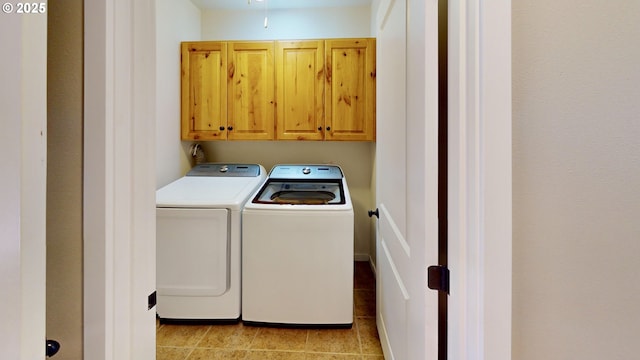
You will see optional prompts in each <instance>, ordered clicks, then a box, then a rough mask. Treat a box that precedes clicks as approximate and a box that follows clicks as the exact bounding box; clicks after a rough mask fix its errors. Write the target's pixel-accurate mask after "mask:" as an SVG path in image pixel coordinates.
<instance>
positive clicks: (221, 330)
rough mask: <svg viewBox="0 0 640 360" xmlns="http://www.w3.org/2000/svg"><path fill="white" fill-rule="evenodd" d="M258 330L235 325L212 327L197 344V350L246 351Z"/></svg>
mask: <svg viewBox="0 0 640 360" xmlns="http://www.w3.org/2000/svg"><path fill="white" fill-rule="evenodd" d="M257 333H258V328H256V327H251V326H244V325H243V324H242V323H240V324H237V325H212V326H211V328H210V329H209V331H208V332H207V333H206V334H205V335H204V337H203V338H202V340H200V342H199V343H198V345H197V346H198V347H199V348H225V349H248V348H249V346H250V345H251V342H252V341H253V339H254V338H255V337H256V334H257Z"/></svg>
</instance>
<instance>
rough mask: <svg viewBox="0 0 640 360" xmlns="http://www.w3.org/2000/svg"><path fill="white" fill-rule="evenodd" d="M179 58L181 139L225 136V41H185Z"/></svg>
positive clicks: (212, 138)
mask: <svg viewBox="0 0 640 360" xmlns="http://www.w3.org/2000/svg"><path fill="white" fill-rule="evenodd" d="M181 57H182V59H181V64H182V65H181V68H182V69H181V72H182V74H181V97H182V99H181V106H182V107H181V129H182V130H181V137H182V140H214V139H225V138H226V134H227V132H226V126H227V81H226V79H227V77H226V69H227V45H226V43H223V42H185V43H182V44H181Z"/></svg>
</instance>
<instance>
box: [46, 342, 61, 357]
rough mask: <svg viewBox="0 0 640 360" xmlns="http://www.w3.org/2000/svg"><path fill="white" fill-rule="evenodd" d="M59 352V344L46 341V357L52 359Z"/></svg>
mask: <svg viewBox="0 0 640 360" xmlns="http://www.w3.org/2000/svg"><path fill="white" fill-rule="evenodd" d="M58 351H60V343H59V342H57V341H55V340H47V350H46V355H47V357H52V356H53V355H55V354H57V353H58Z"/></svg>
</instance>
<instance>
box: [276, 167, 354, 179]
mask: <svg viewBox="0 0 640 360" xmlns="http://www.w3.org/2000/svg"><path fill="white" fill-rule="evenodd" d="M342 177H343V175H342V170H341V169H340V167H339V166H337V165H276V166H274V167H273V169H271V172H270V173H269V178H271V179H323V180H327V179H342Z"/></svg>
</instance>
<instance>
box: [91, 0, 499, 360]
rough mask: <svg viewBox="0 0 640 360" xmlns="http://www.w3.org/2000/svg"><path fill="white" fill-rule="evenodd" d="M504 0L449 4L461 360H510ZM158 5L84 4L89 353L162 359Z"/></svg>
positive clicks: (453, 236) (453, 250)
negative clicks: (157, 310) (151, 307)
mask: <svg viewBox="0 0 640 360" xmlns="http://www.w3.org/2000/svg"><path fill="white" fill-rule="evenodd" d="M431 1H437V0H431ZM497 1H498V2H497V3H496V2H495V1H494V2H491V3H489V4H487V3H486V2H480V1H479V0H461V1H450V24H449V30H450V31H449V34H450V39H451V40H450V45H449V64H450V66H449V84H450V86H449V88H450V93H449V104H450V105H449V114H450V128H449V139H450V140H449V161H450V163H449V168H450V170H449V171H450V176H449V182H450V183H449V199H450V206H449V267H450V269H451V296H450V303H449V354H450V357H451V358H455V359H492V360H493V359H496V360H501V359H509V358H510V356H511V71H510V69H511V22H510V18H511V4H510V1H509V0H497ZM429 8H431V7H429ZM154 10H155V4H154V1H153V0H141V1H135V2H133V3H129V2H128V1H125V0H102V1H95V2H87V3H85V84H86V85H85V131H86V132H87V135H86V137H85V162H84V166H85V170H84V171H85V176H86V177H85V207H84V208H85V220H84V221H85V225H84V227H85V230H84V232H85V234H84V236H85V240H84V241H85V274H84V275H85V289H84V293H85V319H84V326H85V329H84V332H85V343H84V347H85V357H87V358H92V359H116V358H137V359H152V358H153V356H152V354H153V355H154V354H155V327H152V328H151V330H147V328H146V327H145V326H144V325H143V324H144V323H145V322H146V321H148V322H149V323H151V324H154V322H153V321H152V320H149V319H148V318H147V317H148V316H150V315H151V316H152V315H153V313H154V311H146V310H145V311H141V310H140V306H142V305H144V306H146V305H147V304H146V299H145V301H144V304H140V299H141V298H143V297H146V296H144V294H146V293H147V292H148V291H149V290H151V289H149V288H148V286H149V285H148V284H149V283H150V282H153V283H154V282H155V256H151V254H153V255H154V254H155V248H153V249H151V248H150V246H151V245H152V244H150V242H152V241H150V240H149V239H151V238H152V236H153V237H155V230H154V229H155V217H154V216H153V215H154V212H153V211H151V210H150V209H149V207H150V206H152V205H151V202H153V194H151V193H150V192H152V191H153V190H154V189H155V171H154V168H155V161H149V159H153V158H154V157H153V156H154V155H153V154H154V151H155V147H154V143H155V138H154V134H155V130H154V129H155V124H154V120H153V119H154V117H153V113H154V111H155V110H154V108H155V107H154V105H153V103H154V101H155V99H154V96H155V91H153V92H145V91H140V90H141V89H143V88H146V87H148V86H149V84H155V73H154V71H155V70H154V68H155V59H154V57H155V36H154V35H155V11H154ZM425 15H426V14H425ZM134 49H135V51H134ZM145 54H146V56H145ZM150 65H151V66H150ZM134 69H135V71H133V70H134ZM130 75H131V76H133V77H132V78H129V76H130ZM133 119H135V121H133ZM116 135H118V136H116ZM133 139H135V140H136V141H133ZM129 195H131V198H129ZM120 206H123V208H124V209H127V211H130V212H126V211H125V212H121V211H120ZM140 224H146V225H143V226H141V225H140ZM150 224H153V229H152V228H151V226H150ZM134 238H135V239H136V240H138V239H143V240H144V241H135V242H134V241H132V240H133V239H134ZM150 251H152V252H150ZM133 258H135V259H136V262H135V263H134V262H132V261H131V260H132V259H133ZM116 264H117V267H116ZM132 264H135V266H133V267H132V266H131V265H132ZM121 265H124V266H121ZM152 278H153V280H152ZM134 285H136V286H134ZM153 287H155V284H154V285H153ZM425 289H426V286H425ZM114 294H118V297H117V298H116V297H115V296H114ZM136 329H142V331H136ZM147 332H149V333H147Z"/></svg>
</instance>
